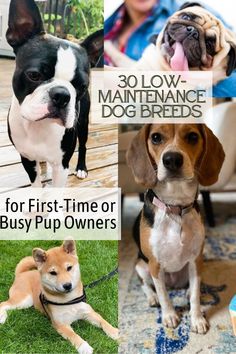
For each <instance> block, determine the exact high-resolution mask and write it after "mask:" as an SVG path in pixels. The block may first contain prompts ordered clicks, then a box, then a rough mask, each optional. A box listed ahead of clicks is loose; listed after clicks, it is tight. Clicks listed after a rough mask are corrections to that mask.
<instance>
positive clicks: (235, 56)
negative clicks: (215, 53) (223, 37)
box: [226, 42, 236, 76]
mask: <svg viewBox="0 0 236 354" xmlns="http://www.w3.org/2000/svg"><path fill="white" fill-rule="evenodd" d="M235 69H236V44H235V43H233V42H230V51H229V54H228V64H227V69H226V75H227V76H229V75H231V74H232V72H233V71H234V70H235Z"/></svg>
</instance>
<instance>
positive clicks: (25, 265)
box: [15, 256, 37, 276]
mask: <svg viewBox="0 0 236 354" xmlns="http://www.w3.org/2000/svg"><path fill="white" fill-rule="evenodd" d="M33 269H37V267H36V264H35V261H34V259H33V257H30V256H29V257H25V258H23V259H22V260H21V261H20V262H19V263H18V264H17V266H16V270H15V275H16V276H17V275H18V274H20V273H24V272H27V271H28V270H33Z"/></svg>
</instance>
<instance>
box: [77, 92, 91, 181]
mask: <svg viewBox="0 0 236 354" xmlns="http://www.w3.org/2000/svg"><path fill="white" fill-rule="evenodd" d="M89 110H90V98H89V95H88V93H87V94H86V95H85V96H84V97H83V98H82V100H81V104H80V114H79V121H78V123H77V136H78V140H79V156H78V163H77V166H76V169H75V171H76V176H77V177H78V178H80V179H84V178H86V177H87V176H88V170H87V167H86V151H87V149H86V143H87V140H88V116H89Z"/></svg>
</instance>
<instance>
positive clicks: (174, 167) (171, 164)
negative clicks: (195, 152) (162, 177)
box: [162, 152, 184, 172]
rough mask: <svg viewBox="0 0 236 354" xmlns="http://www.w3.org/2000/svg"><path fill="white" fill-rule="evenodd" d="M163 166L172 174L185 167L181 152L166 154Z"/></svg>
mask: <svg viewBox="0 0 236 354" xmlns="http://www.w3.org/2000/svg"><path fill="white" fill-rule="evenodd" d="M162 161H163V165H164V166H165V168H166V169H167V170H169V171H171V172H175V171H178V170H179V169H180V168H181V167H182V166H183V162H184V159H183V155H182V154H180V153H179V152H166V153H165V154H164V155H163V158H162Z"/></svg>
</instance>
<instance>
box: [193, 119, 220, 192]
mask: <svg viewBox="0 0 236 354" xmlns="http://www.w3.org/2000/svg"><path fill="white" fill-rule="evenodd" d="M202 134H203V139H204V152H203V155H202V157H201V160H200V164H199V168H198V172H199V177H198V181H199V183H200V184H201V185H202V186H210V185H212V184H214V183H216V182H217V180H218V176H219V173H220V170H221V167H222V165H223V162H224V158H225V153H224V150H223V148H222V145H221V143H220V142H219V140H218V139H217V137H216V136H215V135H214V134H213V132H212V131H211V130H210V129H209V128H208V127H207V126H206V125H205V124H202Z"/></svg>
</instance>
